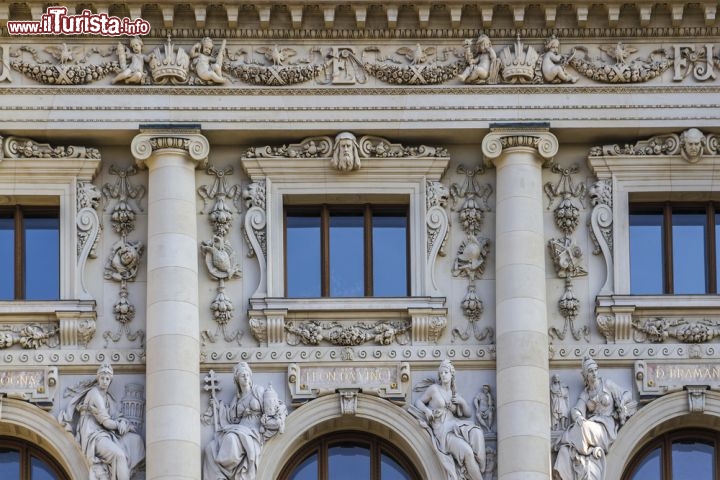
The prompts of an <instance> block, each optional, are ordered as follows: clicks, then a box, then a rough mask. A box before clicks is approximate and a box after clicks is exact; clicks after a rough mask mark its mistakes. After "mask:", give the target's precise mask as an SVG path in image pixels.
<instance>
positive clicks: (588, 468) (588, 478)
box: [553, 357, 636, 480]
mask: <svg viewBox="0 0 720 480" xmlns="http://www.w3.org/2000/svg"><path fill="white" fill-rule="evenodd" d="M582 376H583V379H584V380H585V388H584V389H583V391H582V393H581V394H580V398H578V401H577V404H575V407H574V408H573V409H572V411H571V412H570V416H571V417H572V420H573V421H574V423H573V424H572V425H570V427H569V428H568V429H567V430H566V431H565V432H564V433H563V436H562V438H561V439H560V442H559V450H558V455H557V459H556V460H555V466H554V469H553V475H554V477H553V478H555V477H557V478H559V479H560V480H580V479H582V480H603V479H604V478H605V456H606V455H607V452H608V449H609V448H610V445H612V444H613V442H614V441H615V438H617V432H618V428H619V427H620V426H621V425H623V424H624V423H625V421H626V420H627V419H628V418H629V417H630V416H631V415H632V414H633V413H635V409H636V405H635V402H633V401H632V400H631V398H630V393H629V392H627V391H624V390H622V389H621V388H620V387H618V386H617V385H616V384H615V383H613V382H612V381H611V380H606V379H604V378H602V377H600V376H599V375H598V366H597V363H595V360H593V359H592V358H590V357H585V359H584V360H583V366H582Z"/></svg>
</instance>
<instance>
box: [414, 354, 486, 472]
mask: <svg viewBox="0 0 720 480" xmlns="http://www.w3.org/2000/svg"><path fill="white" fill-rule="evenodd" d="M430 382H431V383H430V384H429V385H428V384H427V383H426V384H425V385H421V386H420V387H418V388H416V389H415V390H416V391H417V390H418V389H420V390H424V392H423V394H422V395H421V396H420V398H418V399H417V400H416V402H415V405H414V406H411V407H410V408H409V412H410V414H412V415H413V416H415V417H416V418H417V419H418V420H419V421H420V424H421V425H422V426H423V427H424V428H426V429H427V430H428V432H429V433H430V435H431V437H432V440H433V443H434V444H435V448H436V450H437V452H438V455H439V458H440V461H441V462H442V464H443V467H444V469H445V471H446V473H447V479H448V480H457V479H460V478H462V479H465V480H482V478H483V476H482V474H483V472H484V471H485V468H486V465H485V436H484V435H483V431H482V429H481V428H480V427H479V426H477V425H475V424H474V423H473V422H470V421H468V420H464V419H466V418H470V417H471V416H472V413H471V411H470V407H469V405H468V403H467V402H466V401H465V399H464V398H462V397H461V396H460V395H458V394H457V392H456V391H455V367H454V366H453V364H452V362H450V360H444V361H443V362H442V363H441V364H440V367H439V368H438V380H437V382H433V381H432V380H430Z"/></svg>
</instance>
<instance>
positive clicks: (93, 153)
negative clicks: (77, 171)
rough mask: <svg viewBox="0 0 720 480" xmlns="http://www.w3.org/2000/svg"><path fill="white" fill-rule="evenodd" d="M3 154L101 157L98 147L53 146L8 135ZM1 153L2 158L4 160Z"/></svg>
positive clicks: (13, 155) (38, 156) (50, 156)
mask: <svg viewBox="0 0 720 480" xmlns="http://www.w3.org/2000/svg"><path fill="white" fill-rule="evenodd" d="M2 145H3V150H2V155H4V156H5V157H6V158H88V159H100V150H98V149H97V148H90V147H81V146H76V145H69V146H67V147H63V146H58V147H53V146H51V145H50V144H47V143H39V142H36V141H35V140H31V139H29V138H21V137H7V138H6V139H5V140H4V141H3V142H2ZM2 155H0V160H2Z"/></svg>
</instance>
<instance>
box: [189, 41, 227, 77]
mask: <svg viewBox="0 0 720 480" xmlns="http://www.w3.org/2000/svg"><path fill="white" fill-rule="evenodd" d="M226 45H227V41H226V40H223V41H222V44H221V45H220V48H219V49H218V50H217V53H215V52H214V51H213V49H214V44H213V40H212V38H210V37H204V38H203V39H202V40H200V41H199V42H197V43H196V44H195V45H193V47H192V49H190V59H191V61H192V63H191V66H192V69H193V71H194V72H195V74H196V75H197V77H198V80H197V81H196V82H195V83H196V84H198V85H217V84H220V85H221V84H224V83H227V81H228V80H227V78H225V77H223V72H222V69H223V58H224V57H225V55H226V52H225V50H226ZM213 54H214V55H213Z"/></svg>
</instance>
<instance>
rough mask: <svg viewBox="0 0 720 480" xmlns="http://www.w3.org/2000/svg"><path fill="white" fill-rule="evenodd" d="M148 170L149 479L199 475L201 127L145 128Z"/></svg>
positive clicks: (205, 149) (140, 155)
mask: <svg viewBox="0 0 720 480" xmlns="http://www.w3.org/2000/svg"><path fill="white" fill-rule="evenodd" d="M131 149H132V153H133V156H134V157H135V160H136V162H137V163H138V165H140V166H141V167H147V169H148V171H149V173H148V239H147V246H148V248H147V270H148V272H147V310H146V312H147V337H146V351H147V362H146V365H147V367H146V368H147V370H146V385H147V386H146V388H147V399H146V409H147V410H146V412H147V413H146V428H145V430H146V450H147V453H146V464H147V465H146V478H147V479H148V480H160V479H163V480H182V479H192V480H198V479H199V478H200V457H201V451H202V449H201V445H200V386H199V384H198V378H199V374H200V372H199V366H200V338H199V332H200V314H199V309H198V254H197V252H198V243H197V226H196V220H195V211H196V205H195V168H196V167H197V166H198V164H200V166H204V164H205V163H206V162H207V155H208V153H209V145H208V142H207V139H206V138H205V137H203V136H202V135H200V133H199V131H198V130H189V131H188V130H176V129H164V130H157V131H155V130H149V131H148V130H144V131H143V133H140V134H139V135H137V136H136V137H135V138H134V139H133V142H132V145H131Z"/></svg>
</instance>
